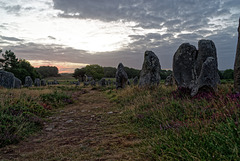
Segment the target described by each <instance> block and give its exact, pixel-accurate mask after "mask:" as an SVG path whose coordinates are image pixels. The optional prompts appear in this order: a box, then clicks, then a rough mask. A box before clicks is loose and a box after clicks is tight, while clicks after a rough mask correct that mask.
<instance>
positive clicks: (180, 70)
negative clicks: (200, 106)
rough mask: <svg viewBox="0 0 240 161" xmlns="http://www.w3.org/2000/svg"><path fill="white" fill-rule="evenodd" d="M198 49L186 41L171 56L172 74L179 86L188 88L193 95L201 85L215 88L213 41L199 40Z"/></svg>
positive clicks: (208, 88) (215, 58) (215, 52)
mask: <svg viewBox="0 0 240 161" xmlns="http://www.w3.org/2000/svg"><path fill="white" fill-rule="evenodd" d="M198 48H199V49H198V50H197V49H196V47H195V46H192V45H190V44H188V43H185V44H182V45H181V46H180V47H179V49H178V50H177V52H176V53H175V55H174V58H173V76H174V79H175V81H176V84H177V86H178V87H179V88H187V89H190V91H191V95H192V96H194V95H196V94H197V93H198V91H199V90H201V89H202V88H203V87H204V89H207V90H213V91H216V90H217V84H219V83H220V77H219V75H218V63H217V51H216V47H215V44H214V42H213V41H211V40H200V41H199V42H198Z"/></svg>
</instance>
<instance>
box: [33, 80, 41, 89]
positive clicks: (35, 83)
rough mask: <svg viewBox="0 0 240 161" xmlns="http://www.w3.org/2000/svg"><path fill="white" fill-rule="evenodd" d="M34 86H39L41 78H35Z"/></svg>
mask: <svg viewBox="0 0 240 161" xmlns="http://www.w3.org/2000/svg"><path fill="white" fill-rule="evenodd" d="M34 86H36V87H40V86H41V80H40V79H39V78H35V80H34Z"/></svg>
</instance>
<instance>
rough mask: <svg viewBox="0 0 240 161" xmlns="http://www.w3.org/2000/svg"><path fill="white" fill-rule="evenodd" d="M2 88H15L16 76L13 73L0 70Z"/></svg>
mask: <svg viewBox="0 0 240 161" xmlns="http://www.w3.org/2000/svg"><path fill="white" fill-rule="evenodd" d="M0 86H2V87H5V88H14V86H15V76H14V74H13V73H11V72H6V71H3V70H0Z"/></svg>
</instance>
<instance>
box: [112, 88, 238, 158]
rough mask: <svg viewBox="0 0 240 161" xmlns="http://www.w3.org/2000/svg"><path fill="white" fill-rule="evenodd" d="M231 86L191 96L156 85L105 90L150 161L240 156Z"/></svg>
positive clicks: (234, 101) (236, 107) (236, 117)
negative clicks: (148, 88)
mask: <svg viewBox="0 0 240 161" xmlns="http://www.w3.org/2000/svg"><path fill="white" fill-rule="evenodd" d="M232 89H233V85H232V84H224V85H220V87H219V90H218V92H217V93H216V94H213V93H200V94H198V95H197V96H195V97H193V98H192V97H190V96H189V95H187V94H184V91H176V87H165V86H160V87H157V88H153V89H151V90H146V89H139V88H138V87H129V88H127V89H125V90H121V91H108V96H109V98H110V99H111V100H112V101H114V102H117V103H118V106H119V108H121V109H123V111H124V113H123V114H122V120H128V121H129V122H130V124H131V125H134V130H135V132H136V134H138V137H140V138H141V139H142V140H144V143H143V147H145V148H143V151H144V152H145V155H147V158H151V159H153V160H215V159H216V160H239V159H240V157H239V155H240V137H239V135H240V127H239V118H240V117H239V114H240V95H239V94H233V93H232Z"/></svg>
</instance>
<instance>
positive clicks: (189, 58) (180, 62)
mask: <svg viewBox="0 0 240 161" xmlns="http://www.w3.org/2000/svg"><path fill="white" fill-rule="evenodd" d="M196 55H197V49H196V47H195V46H193V45H190V44H189V43H184V44H182V45H181V46H180V47H179V48H178V50H177V51H176V53H175V54H174V57H173V76H174V78H175V80H176V83H177V86H178V87H180V88H189V89H191V88H192V87H193V85H194V81H195V79H196V75H195V71H194V63H195V58H196Z"/></svg>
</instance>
